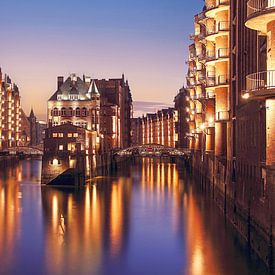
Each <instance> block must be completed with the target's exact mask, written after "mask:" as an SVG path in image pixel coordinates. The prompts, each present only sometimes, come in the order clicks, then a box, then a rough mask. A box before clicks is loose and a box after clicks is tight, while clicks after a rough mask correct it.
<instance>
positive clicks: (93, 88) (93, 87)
mask: <svg viewBox="0 0 275 275" xmlns="http://www.w3.org/2000/svg"><path fill="white" fill-rule="evenodd" d="M88 93H91V94H99V91H98V89H97V86H96V83H95V81H94V79H93V81H92V83H91V85H90V88H89V91H88Z"/></svg>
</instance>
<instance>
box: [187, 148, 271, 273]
mask: <svg viewBox="0 0 275 275" xmlns="http://www.w3.org/2000/svg"><path fill="white" fill-rule="evenodd" d="M191 163H192V171H193V175H194V176H195V177H196V179H197V182H199V183H200V184H201V185H202V187H203V189H204V190H205V192H206V193H208V194H209V195H210V196H212V198H213V200H214V201H215V203H216V204H217V206H218V207H219V208H220V209H221V210H222V211H223V213H224V215H225V217H226V220H227V221H229V222H230V223H231V224H232V226H233V227H234V228H235V229H236V230H237V231H238V233H239V235H240V236H241V240H242V241H243V242H244V243H246V245H247V247H248V248H249V249H251V251H253V252H255V253H256V254H257V255H258V256H259V257H260V258H261V259H262V260H263V261H264V262H265V263H266V265H267V266H268V267H269V268H270V270H272V271H274V262H275V257H274V256H275V255H274V239H275V232H274V214H275V207H274V200H275V189H274V186H275V169H272V167H267V168H266V178H265V180H263V179H261V178H259V177H258V176H257V174H256V175H255V174H254V173H253V171H250V170H249V169H248V171H245V172H244V171H243V172H241V171H239V169H235V167H238V164H236V163H234V162H233V161H228V160H227V161H226V160H223V159H218V158H217V157H214V156H213V155H212V154H209V155H204V156H203V157H202V156H201V154H200V152H194V153H193V154H192V158H191Z"/></svg>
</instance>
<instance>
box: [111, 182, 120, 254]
mask: <svg viewBox="0 0 275 275" xmlns="http://www.w3.org/2000/svg"><path fill="white" fill-rule="evenodd" d="M121 188H122V186H121V184H113V186H112V194H111V211H110V213H111V224H110V227H111V232H110V239H111V244H110V245H111V254H112V255H113V256H116V255H117V254H118V252H119V250H120V245H121V234H122V211H123V210H122V201H121V200H122V196H121V191H122V190H121Z"/></svg>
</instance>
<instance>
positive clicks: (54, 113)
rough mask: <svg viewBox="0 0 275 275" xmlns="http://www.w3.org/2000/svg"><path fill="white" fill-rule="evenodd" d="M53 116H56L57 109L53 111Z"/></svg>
mask: <svg viewBox="0 0 275 275" xmlns="http://www.w3.org/2000/svg"><path fill="white" fill-rule="evenodd" d="M53 116H58V109H57V108H54V109H53Z"/></svg>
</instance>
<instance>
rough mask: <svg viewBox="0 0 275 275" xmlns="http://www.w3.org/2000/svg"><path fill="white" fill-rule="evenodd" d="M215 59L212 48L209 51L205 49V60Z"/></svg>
mask: <svg viewBox="0 0 275 275" xmlns="http://www.w3.org/2000/svg"><path fill="white" fill-rule="evenodd" d="M215 59H216V53H215V51H214V50H211V51H207V53H206V60H207V61H212V60H215Z"/></svg>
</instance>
